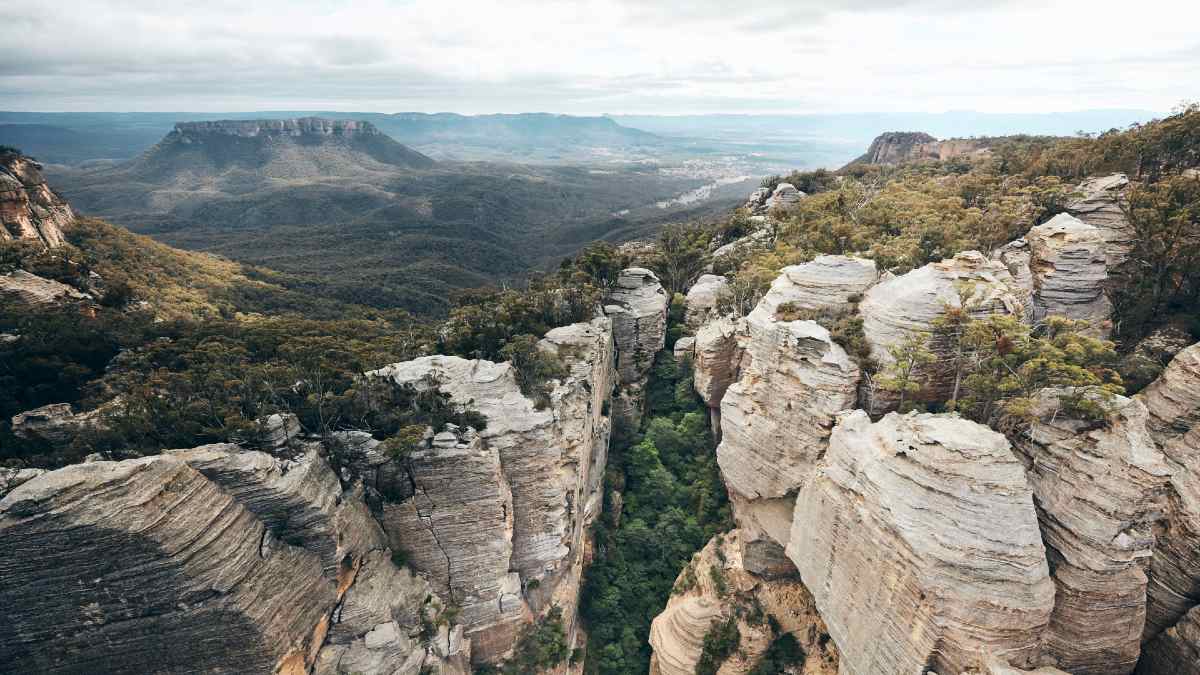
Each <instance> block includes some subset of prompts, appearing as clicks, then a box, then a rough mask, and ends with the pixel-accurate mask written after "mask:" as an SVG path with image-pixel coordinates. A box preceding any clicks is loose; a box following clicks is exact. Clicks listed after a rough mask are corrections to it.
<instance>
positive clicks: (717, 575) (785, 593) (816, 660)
mask: <svg viewBox="0 0 1200 675" xmlns="http://www.w3.org/2000/svg"><path fill="white" fill-rule="evenodd" d="M747 545H748V542H747V541H746V538H745V537H744V535H743V533H742V532H741V530H733V531H732V532H727V533H725V534H723V535H718V536H717V537H715V538H713V539H712V540H711V541H709V542H708V545H706V546H705V547H704V549H703V550H701V551H700V552H699V553H697V554H696V555H695V556H693V557H692V560H691V562H689V563H688V566H687V568H686V569H684V570H683V572H681V573H680V575H679V578H678V579H677V580H676V582H675V592H674V593H673V594H672V595H671V599H670V601H669V602H668V603H667V607H666V609H664V610H663V612H662V613H661V614H659V615H658V616H657V617H655V619H654V623H653V624H652V626H651V628H650V645H651V647H653V648H654V656H653V658H652V659H651V662H650V674H651V675H691V674H692V673H694V672H696V664H697V662H698V661H699V660H700V654H701V650H702V646H703V643H704V636H705V634H706V633H707V632H708V630H709V628H711V626H712V625H713V623H715V622H716V621H718V620H725V619H727V618H729V617H732V616H735V615H738V614H739V612H740V614H741V617H742V618H741V619H740V620H739V621H738V633H739V634H740V636H741V640H740V643H739V646H738V650H737V652H736V653H735V654H733V655H732V656H730V658H729V659H728V660H726V661H725V663H724V664H722V666H721V668H720V669H719V670H718V671H717V673H718V674H719V675H733V674H735V673H747V672H749V671H750V670H751V669H752V668H753V667H754V666H755V665H756V664H757V663H758V661H759V660H760V659H761V658H762V656H763V654H764V653H765V652H766V651H767V649H768V648H769V647H770V646H771V643H772V642H773V641H774V640H775V639H776V638H777V634H776V632H775V631H774V630H773V629H772V627H771V625H770V624H771V620H773V621H774V622H775V623H776V625H777V626H778V629H779V632H778V635H782V634H790V635H792V636H793V637H795V638H796V641H797V643H798V644H799V645H800V648H801V649H802V650H804V654H805V657H806V658H805V660H804V666H803V669H802V670H797V671H796V672H798V673H802V674H803V675H835V674H836V673H837V672H838V652H837V648H836V646H835V645H834V644H833V643H832V642H830V641H829V639H828V637H829V636H828V634H827V632H826V629H825V624H824V622H823V621H821V617H820V615H819V614H818V613H817V609H816V606H815V605H814V603H813V599H812V595H811V594H809V592H808V589H806V588H805V587H804V584H802V583H800V579H799V578H797V577H796V576H795V575H794V574H792V575H791V576H788V577H778V578H764V577H762V576H759V575H757V574H754V573H752V572H750V571H749V570H748V569H747V565H746V562H745V557H746V547H747ZM716 579H720V580H721V582H720V583H722V584H724V588H719V587H718V582H717V581H716ZM751 608H757V612H758V613H760V614H765V615H766V616H755V615H754V614H755V610H751ZM748 610H749V611H748ZM767 616H769V617H771V620H768V619H767V618H766V617H767Z"/></svg>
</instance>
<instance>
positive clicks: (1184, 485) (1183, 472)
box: [1136, 344, 1200, 672]
mask: <svg viewBox="0 0 1200 675" xmlns="http://www.w3.org/2000/svg"><path fill="white" fill-rule="evenodd" d="M1136 398H1138V399H1140V400H1141V401H1142V402H1144V403H1145V405H1146V408H1147V409H1148V410H1149V422H1148V426H1149V428H1150V434H1151V435H1152V436H1153V438H1154V440H1155V442H1156V443H1157V444H1158V446H1159V447H1160V448H1161V449H1162V452H1163V455H1164V457H1165V459H1166V462H1167V467H1168V468H1169V470H1170V481H1169V483H1168V490H1167V504H1166V512H1165V516H1166V518H1165V521H1164V522H1163V523H1162V525H1161V526H1160V528H1159V530H1158V531H1157V532H1156V536H1157V542H1156V545H1155V548H1154V556H1153V558H1152V559H1151V562H1150V572H1149V576H1150V579H1149V586H1148V589H1147V594H1148V596H1149V604H1148V606H1147V609H1146V629H1145V635H1144V638H1145V639H1146V640H1152V639H1153V638H1155V637H1156V636H1158V635H1160V634H1162V633H1163V632H1164V631H1167V630H1168V629H1170V627H1171V626H1173V625H1175V623H1176V622H1177V621H1179V620H1181V618H1182V617H1183V616H1184V615H1185V614H1186V613H1187V612H1189V611H1190V610H1192V609H1193V608H1194V607H1197V606H1200V344H1195V345H1192V346H1191V347H1188V348H1187V349H1185V350H1183V351H1182V352H1180V353H1179V354H1178V355H1177V356H1176V357H1175V358H1174V359H1173V360H1172V361H1171V362H1170V364H1169V365H1168V366H1167V368H1166V370H1164V371H1163V373H1162V375H1161V376H1160V377H1159V378H1158V379H1157V380H1155V381H1154V382H1153V383H1151V384H1150V386H1148V387H1146V389H1145V390H1143V391H1142V392H1141V393H1139V394H1138V395H1137V397H1136ZM1184 632H1186V631H1184ZM1170 639H1172V640H1173V639H1175V638H1170ZM1146 651H1147V653H1149V652H1151V651H1154V649H1152V648H1151V646H1150V645H1149V644H1148V645H1147V646H1146ZM1163 672H1171V671H1163Z"/></svg>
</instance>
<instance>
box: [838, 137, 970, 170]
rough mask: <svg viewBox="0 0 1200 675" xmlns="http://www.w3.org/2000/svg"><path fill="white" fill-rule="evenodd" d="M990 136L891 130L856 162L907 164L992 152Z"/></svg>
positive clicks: (872, 143)
mask: <svg viewBox="0 0 1200 675" xmlns="http://www.w3.org/2000/svg"><path fill="white" fill-rule="evenodd" d="M989 144H990V143H989V140H988V139H986V138H978V139H977V138H952V139H949V140H945V141H939V140H938V139H936V138H934V137H933V136H930V135H929V134H926V133H922V132H919V131H889V132H886V133H882V134H880V135H878V136H876V137H875V140H873V141H871V146H870V147H869V148H868V149H867V154H865V155H863V156H862V157H859V158H858V159H857V160H855V161H854V163H859V164H903V163H905V162H915V161H920V160H943V161H944V160H948V159H955V158H958V157H966V156H971V155H986V154H988V153H990V152H991V150H990V149H989Z"/></svg>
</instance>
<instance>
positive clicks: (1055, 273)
mask: <svg viewBox="0 0 1200 675" xmlns="http://www.w3.org/2000/svg"><path fill="white" fill-rule="evenodd" d="M1025 240H1026V241H1028V242H1029V249H1030V260H1029V266H1030V270H1031V272H1032V275H1033V309H1034V311H1033V318H1034V320H1035V321H1038V320H1041V319H1043V318H1045V317H1046V316H1049V315H1057V316H1064V317H1066V318H1068V319H1073V320H1076V321H1087V322H1088V323H1089V330H1088V332H1089V333H1091V334H1093V335H1096V336H1099V337H1107V336H1108V333H1109V330H1110V325H1109V324H1110V318H1111V314H1112V303H1111V302H1109V300H1108V296H1107V295H1106V294H1105V291H1104V286H1105V283H1106V282H1107V281H1108V272H1107V263H1106V261H1105V248H1104V247H1105V243H1104V239H1103V238H1102V236H1101V232H1100V230H1099V229H1097V228H1095V227H1093V226H1091V225H1089V224H1087V223H1085V222H1083V221H1081V220H1079V219H1077V218H1075V217H1073V216H1070V215H1068V214H1065V213H1060V214H1058V215H1057V216H1055V217H1054V218H1051V219H1050V221H1049V222H1046V223H1044V224H1042V225H1038V226H1037V227H1035V228H1033V229H1032V230H1030V231H1029V234H1027V235H1025Z"/></svg>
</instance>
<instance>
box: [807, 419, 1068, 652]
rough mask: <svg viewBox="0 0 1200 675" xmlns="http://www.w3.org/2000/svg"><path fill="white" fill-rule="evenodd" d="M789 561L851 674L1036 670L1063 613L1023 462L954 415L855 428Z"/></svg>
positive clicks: (811, 490) (813, 489) (823, 470)
mask: <svg viewBox="0 0 1200 675" xmlns="http://www.w3.org/2000/svg"><path fill="white" fill-rule="evenodd" d="M787 554H788V556H789V557H790V558H791V559H792V561H793V562H795V563H796V567H797V568H798V569H799V571H800V574H801V577H802V579H803V580H804V584H805V586H807V587H808V588H809V589H810V590H811V591H812V594H813V597H814V599H815V601H816V606H817V608H818V609H819V610H820V612H821V616H822V617H823V618H824V620H825V622H826V624H827V625H828V627H829V634H830V635H832V636H833V640H834V641H835V642H836V643H837V646H838V650H839V651H840V653H841V667H842V672H843V673H846V674H847V675H867V674H875V673H878V674H880V675H883V674H892V673H921V672H924V671H925V669H931V670H935V671H937V672H939V673H960V672H962V671H964V670H967V669H968V668H971V667H973V666H975V665H977V664H978V663H979V662H980V661H981V659H982V658H983V657H984V656H988V655H991V656H996V657H998V658H1003V659H1005V660H1006V662H1008V663H1011V664H1013V665H1015V666H1017V667H1022V668H1025V667H1029V666H1030V665H1033V664H1034V663H1035V659H1036V658H1037V655H1038V649H1039V646H1040V638H1041V635H1042V632H1043V631H1044V629H1045V627H1046V624H1047V622H1048V621H1049V618H1050V612H1051V609H1052V607H1053V603H1054V585H1053V583H1052V582H1051V581H1050V577H1049V570H1048V569H1047V566H1046V559H1045V549H1044V548H1043V546H1042V542H1041V537H1040V533H1039V530H1038V523H1037V514H1036V511H1035V510H1034V506H1033V498H1032V494H1031V492H1030V489H1029V486H1028V485H1027V483H1026V481H1025V472H1024V470H1023V467H1022V465H1021V463H1020V462H1019V461H1018V460H1017V459H1016V457H1014V456H1013V454H1012V452H1011V450H1010V447H1009V444H1008V441H1007V440H1005V438H1004V437H1003V436H1001V435H1000V434H997V433H996V432H994V431H992V430H990V429H988V428H987V427H984V426H981V425H978V424H975V423H974V422H969V421H967V420H963V419H959V418H957V417H955V416H952V415H928V414H922V415H917V414H910V415H907V416H900V415H897V414H895V413H892V414H889V415H887V416H886V417H884V418H883V419H882V420H880V421H879V422H877V423H874V424H872V423H871V420H870V418H869V417H868V416H867V415H866V413H864V412H862V411H854V412H852V413H847V414H845V415H843V416H841V417H840V419H839V422H838V425H837V426H836V427H835V428H834V430H833V434H832V436H831V437H830V439H829V450H828V452H827V453H826V455H825V458H824V460H823V461H822V462H821V464H820V466H819V468H818V469H817V471H816V472H815V473H814V475H813V476H812V478H811V479H810V480H809V481H808V482H806V483H805V484H804V486H803V487H802V488H801V490H800V494H799V497H798V498H797V502H796V511H795V521H794V523H793V526H792V533H791V541H790V542H789V544H788V546H787Z"/></svg>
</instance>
